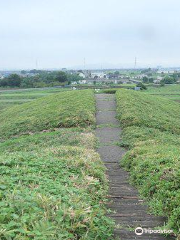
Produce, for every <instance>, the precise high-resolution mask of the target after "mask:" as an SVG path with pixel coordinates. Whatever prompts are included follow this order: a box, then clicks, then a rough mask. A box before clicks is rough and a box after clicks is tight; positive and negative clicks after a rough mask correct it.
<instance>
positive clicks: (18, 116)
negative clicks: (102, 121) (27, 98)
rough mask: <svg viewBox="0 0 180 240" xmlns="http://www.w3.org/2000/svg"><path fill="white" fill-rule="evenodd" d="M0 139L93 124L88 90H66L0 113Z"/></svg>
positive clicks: (93, 111)
mask: <svg viewBox="0 0 180 240" xmlns="http://www.w3.org/2000/svg"><path fill="white" fill-rule="evenodd" d="M0 123H1V124H0V133H1V136H0V139H1V140H3V139H7V138H8V137H12V136H14V135H21V134H28V133H31V132H39V131H42V130H46V129H53V128H59V127H77V126H80V127H85V126H89V125H92V124H94V123H95V100H94V93H93V91H91V90H84V91H67V92H61V93H57V94H53V95H50V96H46V97H42V98H39V99H37V100H34V101H32V102H29V103H25V104H22V105H18V106H14V107H11V108H8V109H5V110H2V111H1V113H0Z"/></svg>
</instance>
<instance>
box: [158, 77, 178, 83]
mask: <svg viewBox="0 0 180 240" xmlns="http://www.w3.org/2000/svg"><path fill="white" fill-rule="evenodd" d="M175 82H176V80H175V79H174V78H173V77H169V76H166V77H165V78H163V80H162V81H161V83H164V84H173V83H175Z"/></svg>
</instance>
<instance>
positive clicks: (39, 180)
mask: <svg viewBox="0 0 180 240" xmlns="http://www.w3.org/2000/svg"><path fill="white" fill-rule="evenodd" d="M8 114H10V116H9V117H8ZM0 118H1V121H2V120H3V119H4V120H3V121H2V126H1V127H2V128H1V131H2V132H3V135H1V142H0V174H1V179H0V200H1V202H0V212H1V214H0V225H1V229H0V239H2V240H11V239H14V240H20V239H21V240H27V239H28V240H29V239H35V240H56V239H57V240H59V239H69V240H71V239H72V240H75V239H81V240H84V239H87V240H94V239H110V236H111V233H112V226H113V224H112V222H111V221H110V220H109V218H107V217H106V216H105V214H106V209H105V207H104V203H105V197H106V194H107V179H106V176H105V167H104V165H103V163H102V162H101V160H100V158H99V155H98V154H97V153H96V152H95V151H94V147H95V145H96V139H95V137H94V135H93V133H92V126H93V124H94V121H95V104H94V98H93V92H92V91H89V90H88V91H73V92H66V93H58V94H53V95H51V96H47V97H43V98H40V99H37V100H34V101H32V102H30V103H28V104H22V105H20V106H16V107H12V108H9V109H7V110H4V111H3V112H2V113H1V114H0ZM5 119H6V120H5ZM48 119H49V120H48ZM53 119H54V121H53ZM62 123H64V124H62ZM5 126H6V127H5ZM19 126H21V127H19ZM63 127H66V128H63ZM17 129H18V130H17ZM24 134H25V135H24Z"/></svg>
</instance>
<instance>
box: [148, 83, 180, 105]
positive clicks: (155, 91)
mask: <svg viewBox="0 0 180 240" xmlns="http://www.w3.org/2000/svg"><path fill="white" fill-rule="evenodd" d="M146 92H147V93H148V94H151V95H158V96H161V97H165V98H168V99H172V100H175V101H180V84H173V85H165V86H163V87H148V90H147V91H146Z"/></svg>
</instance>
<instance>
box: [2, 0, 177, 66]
mask: <svg viewBox="0 0 180 240" xmlns="http://www.w3.org/2000/svg"><path fill="white" fill-rule="evenodd" d="M179 26H180V1H179V0H6V1H4V0H0V69H29V68H35V67H36V59H37V62H38V68H61V67H73V66H80V65H83V61H84V58H85V59H86V64H87V66H89V65H91V64H95V66H101V65H102V67H107V66H114V67H118V66H119V67H130V66H133V65H134V59H135V56H136V57H137V66H138V67H141V66H157V65H162V66H180V27H179Z"/></svg>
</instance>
